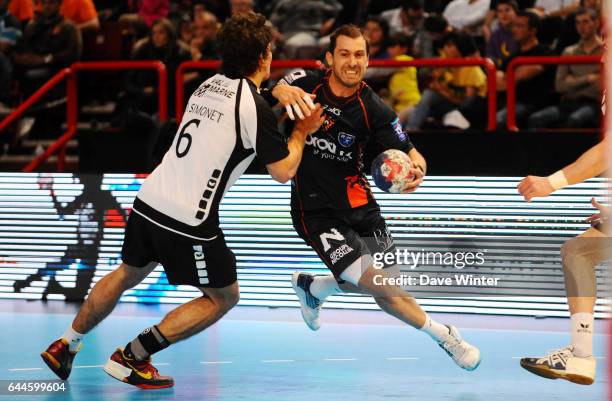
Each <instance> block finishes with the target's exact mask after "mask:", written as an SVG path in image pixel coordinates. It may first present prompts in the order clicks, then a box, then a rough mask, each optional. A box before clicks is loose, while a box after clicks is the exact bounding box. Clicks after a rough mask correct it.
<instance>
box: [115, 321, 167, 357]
mask: <svg viewBox="0 0 612 401" xmlns="http://www.w3.org/2000/svg"><path fill="white" fill-rule="evenodd" d="M169 345H170V342H169V341H168V340H166V337H164V335H163V334H162V333H161V331H159V329H158V328H157V326H152V327H149V328H147V329H144V330H143V332H142V333H140V334H139V335H138V337H136V338H135V339H133V340H132V341H131V342H130V343H128V344H127V345H126V346H125V349H124V350H123V354H124V355H125V356H126V357H128V358H131V359H136V360H137V361H143V360H145V359H147V358H148V357H149V356H150V355H153V354H154V353H156V352H159V351H161V350H163V349H164V348H167V347H168V346H169Z"/></svg>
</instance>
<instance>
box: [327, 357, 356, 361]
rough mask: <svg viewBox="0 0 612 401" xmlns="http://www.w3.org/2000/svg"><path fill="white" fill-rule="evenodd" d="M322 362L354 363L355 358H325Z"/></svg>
mask: <svg viewBox="0 0 612 401" xmlns="http://www.w3.org/2000/svg"><path fill="white" fill-rule="evenodd" d="M323 360H324V361H334V362H337V361H338V362H342V361H356V360H357V358H325V359H323Z"/></svg>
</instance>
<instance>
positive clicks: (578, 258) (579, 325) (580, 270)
mask: <svg viewBox="0 0 612 401" xmlns="http://www.w3.org/2000/svg"><path fill="white" fill-rule="evenodd" d="M609 241H610V240H609V238H607V236H606V235H605V234H604V233H603V232H601V231H599V230H598V229H595V228H590V229H588V230H586V231H585V232H584V233H582V234H581V235H579V236H578V237H575V238H572V239H571V240H569V241H567V242H566V243H565V244H564V245H563V247H562V248H561V256H562V260H563V273H564V276H565V289H566V293H567V295H568V298H567V301H568V305H569V310H570V315H571V325H572V327H571V342H570V345H568V346H567V347H564V348H561V349H558V350H554V351H552V352H550V353H549V354H548V355H545V356H543V357H532V358H523V359H521V366H522V367H523V368H525V369H527V370H528V371H530V372H532V373H534V374H536V375H539V376H542V377H545V378H548V379H565V380H569V381H571V382H574V383H578V384H592V383H593V382H594V380H595V371H596V361H595V358H594V357H593V324H594V317H593V313H594V309H595V302H596V300H597V294H596V292H597V281H596V275H595V268H596V267H597V265H598V264H599V263H601V262H602V261H603V260H604V259H605V257H606V253H607V252H609V251H610V246H609V244H610V242H609Z"/></svg>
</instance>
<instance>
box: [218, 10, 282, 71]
mask: <svg viewBox="0 0 612 401" xmlns="http://www.w3.org/2000/svg"><path fill="white" fill-rule="evenodd" d="M270 42H272V29H270V27H268V26H267V25H266V17H264V16H263V15H261V14H256V13H238V14H235V15H233V16H232V17H231V18H229V19H227V20H226V21H225V23H224V24H223V27H222V28H221V31H220V32H219V34H218V36H217V51H218V52H219V56H220V58H221V72H222V73H223V74H224V75H225V76H227V77H228V78H231V79H236V78H240V77H246V76H249V75H252V74H253V73H255V71H257V68H259V58H260V57H265V56H266V52H267V49H268V45H269V44H270Z"/></svg>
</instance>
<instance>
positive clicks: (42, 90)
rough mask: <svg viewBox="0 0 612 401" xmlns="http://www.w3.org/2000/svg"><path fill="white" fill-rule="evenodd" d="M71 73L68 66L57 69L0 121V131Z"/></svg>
mask: <svg viewBox="0 0 612 401" xmlns="http://www.w3.org/2000/svg"><path fill="white" fill-rule="evenodd" d="M71 73H72V71H71V70H70V68H63V69H61V70H60V71H58V73H57V74H55V75H54V76H53V77H52V78H51V79H49V80H48V81H47V82H45V84H44V85H43V86H41V87H40V88H38V89H37V90H36V92H34V93H33V94H32V95H31V96H30V97H29V98H27V99H26V101H25V102H23V103H21V104H20V105H19V107H17V108H16V109H15V110H14V111H13V112H12V113H11V114H9V115H8V116H6V117H5V118H4V120H2V121H0V133H2V132H3V131H4V130H5V129H6V128H7V127H8V126H9V125H11V124H12V123H13V122H14V121H15V120H17V119H18V118H19V117H21V116H22V115H23V113H25V111H26V110H27V109H28V108H29V107H30V106H32V105H33V104H34V103H36V102H37V101H38V100H40V98H41V97H43V96H45V95H46V94H47V92H49V91H50V90H51V89H53V87H54V86H55V85H57V84H59V83H60V82H62V81H63V80H64V78H66V77H67V76H69V75H70V74H71Z"/></svg>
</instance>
